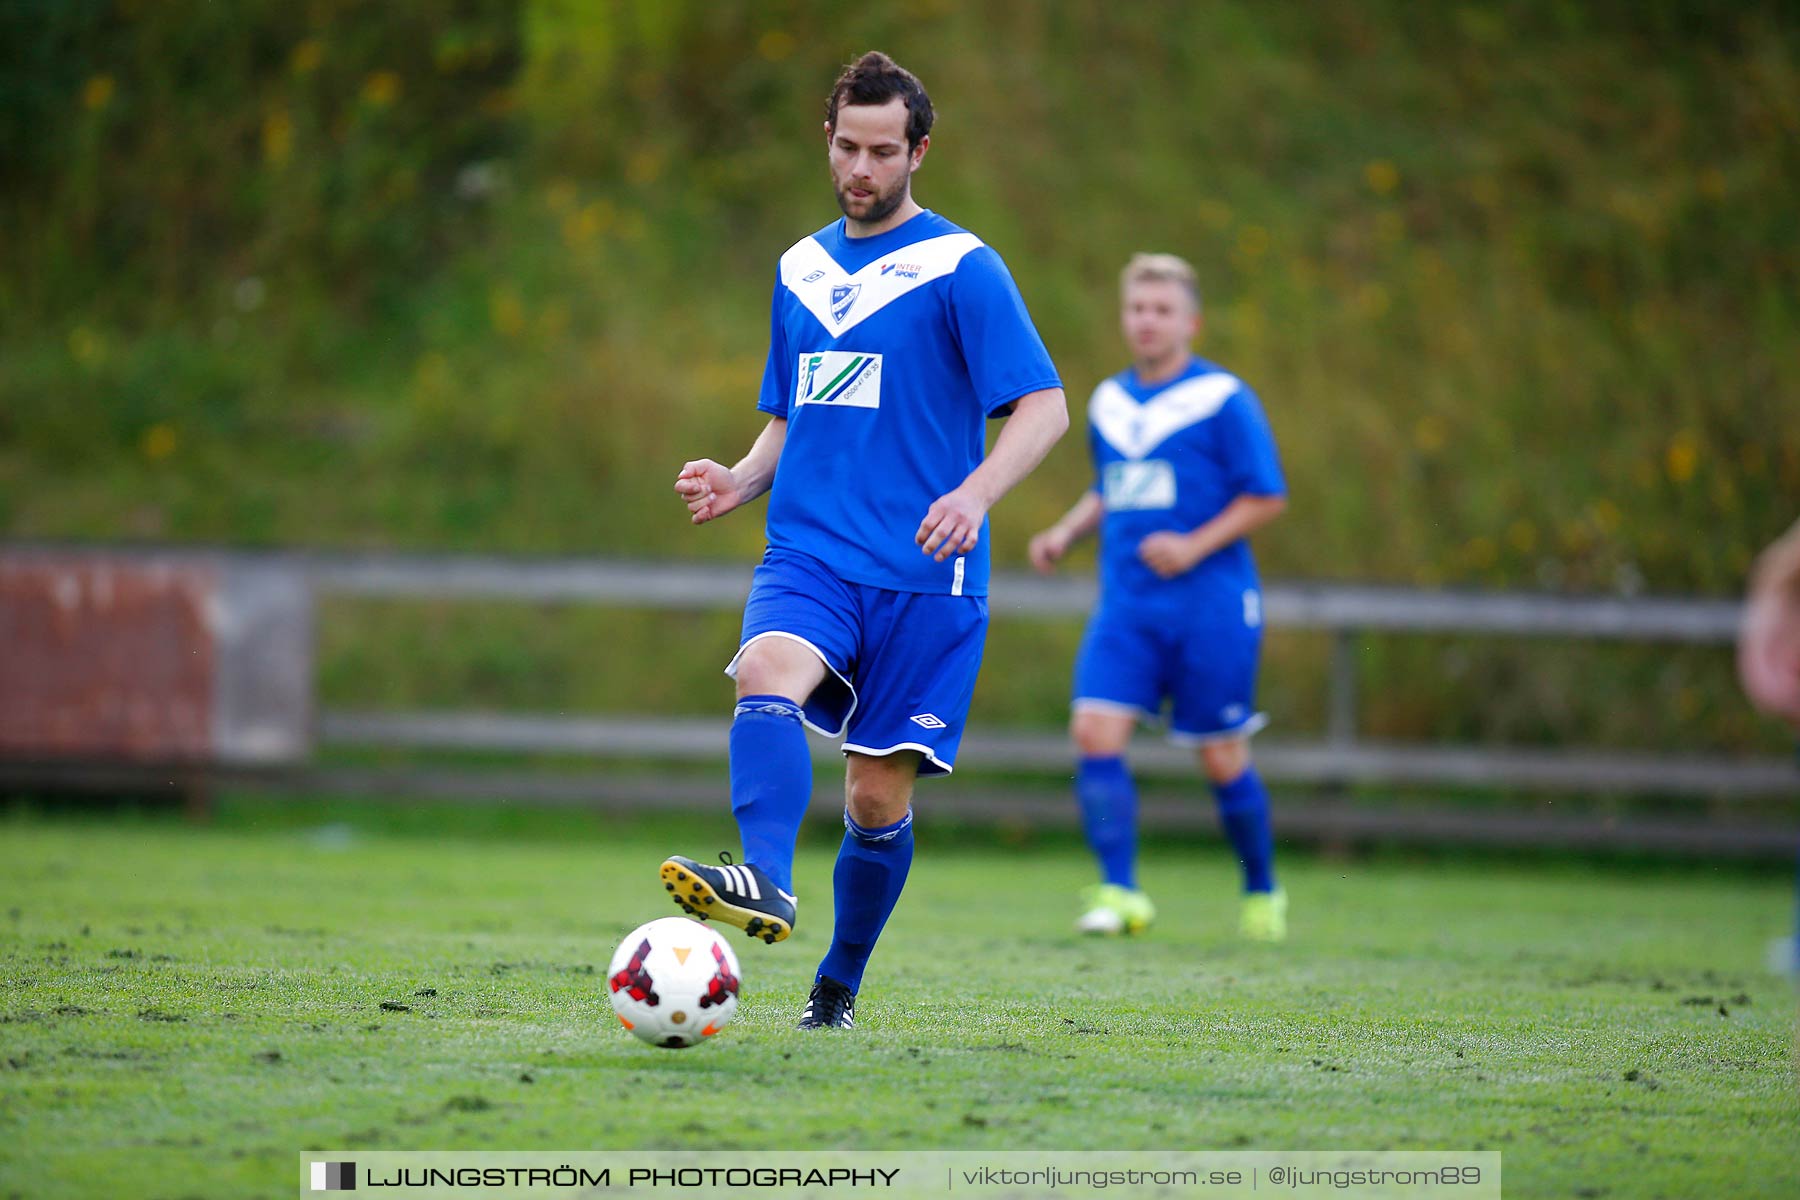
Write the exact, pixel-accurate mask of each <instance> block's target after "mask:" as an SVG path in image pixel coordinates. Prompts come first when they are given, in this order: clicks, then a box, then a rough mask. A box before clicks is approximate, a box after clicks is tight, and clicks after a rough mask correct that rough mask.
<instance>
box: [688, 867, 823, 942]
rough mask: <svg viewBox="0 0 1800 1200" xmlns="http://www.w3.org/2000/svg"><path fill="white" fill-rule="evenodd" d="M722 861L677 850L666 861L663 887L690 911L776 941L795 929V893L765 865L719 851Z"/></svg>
mask: <svg viewBox="0 0 1800 1200" xmlns="http://www.w3.org/2000/svg"><path fill="white" fill-rule="evenodd" d="M719 861H720V862H721V863H722V864H723V865H722V866H717V867H709V866H706V865H705V864H703V863H697V862H695V861H694V860H693V859H691V858H688V857H686V856H685V855H681V854H676V855H672V856H671V857H669V858H668V859H665V860H664V862H663V865H662V884H663V889H664V890H665V891H667V892H668V893H669V896H670V898H671V899H673V900H674V901H675V903H676V904H679V905H680V906H681V908H682V911H684V912H686V913H687V914H688V915H690V916H695V917H699V918H700V919H701V920H702V921H723V922H725V923H726V924H727V925H736V926H737V927H738V928H739V929H742V930H743V931H744V932H745V933H747V934H749V935H750V936H751V937H753V938H761V939H762V940H763V941H765V942H768V943H770V944H773V943H775V942H779V941H782V940H784V939H785V938H786V937H787V935H788V934H790V933H792V932H793V930H794V897H793V896H791V895H789V894H788V893H787V892H784V891H782V890H781V889H780V888H778V887H776V886H775V885H774V884H773V883H772V882H770V880H769V877H768V876H767V875H766V874H764V873H763V870H762V868H761V867H758V866H755V865H753V864H751V863H734V862H732V861H731V855H729V854H721V855H719Z"/></svg>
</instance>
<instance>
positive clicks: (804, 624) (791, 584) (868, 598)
mask: <svg viewBox="0 0 1800 1200" xmlns="http://www.w3.org/2000/svg"><path fill="white" fill-rule="evenodd" d="M987 620H988V605H987V598H986V597H985V596H946V595H926V594H923V593H918V592H896V591H891V590H889V589H887V588H878V587H870V586H868V585H866V584H860V583H848V582H846V581H844V580H842V579H839V578H838V577H837V576H836V575H833V574H832V573H831V570H830V569H829V568H828V567H826V565H825V564H824V563H822V562H820V561H819V560H818V559H816V558H812V557H811V556H809V555H805V554H797V553H794V552H793V551H789V550H775V549H770V550H769V551H768V552H767V553H766V554H764V556H763V561H762V564H761V565H760V566H758V567H757V568H756V573H755V575H754V576H753V577H752V578H751V583H750V598H749V600H748V601H746V602H745V604H744V632H743V636H742V638H741V639H740V641H739V644H738V652H737V654H736V655H734V656H733V657H732V660H731V663H730V665H729V666H727V667H726V668H725V673H726V674H727V675H731V676H733V677H736V675H737V665H738V660H739V659H741V658H742V657H743V656H744V650H745V648H746V647H748V646H749V645H750V644H751V643H752V642H755V641H758V640H759V639H762V638H770V637H780V638H789V639H791V640H793V641H796V642H799V643H801V644H802V645H805V646H807V647H809V648H810V649H811V650H812V651H813V653H815V654H817V655H818V656H819V657H820V658H821V659H822V660H823V661H824V663H825V666H826V668H827V674H826V676H825V681H824V682H823V683H821V684H820V685H819V686H818V687H817V688H815V689H814V690H813V694H812V695H811V696H809V697H807V699H806V701H805V703H804V704H802V706H801V708H802V710H803V711H804V714H805V721H806V724H807V726H808V728H810V729H812V730H814V731H816V732H818V733H821V734H824V735H825V736H826V737H834V738H835V737H841V738H843V739H844V747H843V748H844V752H845V753H846V754H849V753H852V752H854V753H857V754H868V755H873V756H876V757H881V756H883V755H888V754H893V753H894V752H896V751H899V750H917V751H918V752H919V753H921V754H923V755H924V756H925V758H924V761H923V762H922V763H921V764H920V765H919V774H920V775H921V776H926V775H948V774H949V773H950V771H951V769H952V768H953V767H954V766H955V763H956V748H957V746H958V745H959V744H961V742H962V734H963V726H964V724H965V723H966V722H967V721H968V717H969V702H970V700H971V699H973V698H974V695H975V677H976V675H978V674H979V673H980V671H981V652H982V647H983V645H984V644H985V642H986V640H987Z"/></svg>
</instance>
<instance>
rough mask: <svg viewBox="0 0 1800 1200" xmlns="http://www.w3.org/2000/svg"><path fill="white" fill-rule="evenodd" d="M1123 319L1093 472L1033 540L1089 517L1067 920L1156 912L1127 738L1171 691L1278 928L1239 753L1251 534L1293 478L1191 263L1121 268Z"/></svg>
mask: <svg viewBox="0 0 1800 1200" xmlns="http://www.w3.org/2000/svg"><path fill="white" fill-rule="evenodd" d="M1120 322H1121V326H1122V328H1123V330H1124V334H1125V340H1126V342H1127V343H1128V345H1129V346H1130V348H1131V354H1132V359H1133V364H1132V366H1130V367H1128V368H1127V369H1125V370H1124V371H1121V372H1120V373H1119V374H1117V375H1115V376H1113V377H1112V378H1111V379H1108V380H1105V381H1104V382H1102V383H1101V384H1100V386H1099V387H1097V388H1095V389H1094V395H1093V398H1092V399H1091V400H1089V401H1088V435H1089V446H1090V449H1091V450H1092V453H1093V459H1094V468H1095V474H1096V476H1097V483H1096V486H1095V488H1094V489H1093V490H1090V491H1088V492H1086V493H1085V494H1083V496H1082V497H1081V499H1080V500H1078V501H1076V503H1075V505H1074V507H1072V508H1071V509H1069V511H1068V512H1067V513H1065V514H1064V515H1063V517H1062V519H1061V520H1059V521H1058V522H1057V523H1056V524H1055V525H1053V526H1051V527H1050V528H1049V529H1046V530H1045V531H1044V532H1042V533H1040V534H1038V535H1037V536H1036V537H1034V538H1032V540H1031V547H1030V554H1031V561H1032V565H1033V566H1035V567H1036V568H1037V569H1038V570H1039V571H1042V572H1045V573H1048V572H1050V571H1051V570H1053V569H1054V566H1055V564H1056V562H1057V560H1058V559H1060V558H1062V556H1063V555H1064V554H1065V553H1067V551H1068V549H1069V546H1070V545H1071V544H1073V543H1074V542H1076V541H1078V540H1079V539H1081V538H1083V537H1086V536H1087V535H1088V534H1090V533H1093V532H1094V531H1096V530H1098V531H1099V533H1100V602H1099V605H1098V607H1097V608H1096V609H1095V611H1094V614H1093V617H1092V619H1091V620H1090V621H1089V623H1088V628H1087V635H1086V637H1085V638H1084V640H1083V642H1082V646H1081V651H1080V654H1079V656H1078V658H1077V660H1076V664H1075V688H1074V702H1073V705H1072V710H1073V711H1072V715H1071V720H1070V733H1071V735H1072V737H1073V739H1074V742H1075V747H1076V750H1077V751H1078V753H1079V756H1080V763H1079V765H1078V767H1077V769H1076V775H1075V792H1076V797H1077V799H1078V800H1079V801H1080V804H1081V813H1082V825H1083V828H1084V830H1085V832H1086V834H1087V839H1088V844H1089V846H1090V847H1092V849H1093V851H1094V856H1095V857H1096V858H1097V859H1098V860H1099V864H1100V874H1101V882H1100V884H1099V885H1098V886H1097V887H1095V888H1093V889H1091V890H1090V891H1089V893H1088V895H1087V900H1086V910H1085V911H1084V912H1083V913H1082V915H1081V917H1080V918H1079V919H1078V920H1077V921H1076V927H1077V928H1078V929H1080V930H1082V931H1083V932H1087V933H1137V932H1140V931H1142V930H1143V929H1144V928H1146V927H1147V926H1148V925H1149V924H1150V922H1151V921H1152V920H1153V919H1154V918H1155V915H1156V910H1155V907H1154V906H1153V905H1152V904H1151V902H1150V898H1149V896H1147V895H1146V894H1145V893H1144V892H1143V890H1142V889H1140V888H1139V887H1138V885H1137V877H1136V871H1137V791H1136V786H1135V784H1134V783H1133V781H1132V777H1131V772H1130V769H1129V768H1128V767H1127V765H1126V762H1125V758H1124V754H1125V748H1126V746H1127V744H1128V743H1129V742H1130V740H1131V734H1132V730H1133V728H1134V726H1135V725H1136V723H1137V722H1138V721H1139V720H1147V721H1156V720H1158V719H1159V718H1160V715H1161V713H1162V709H1163V704H1164V701H1165V700H1167V701H1168V702H1169V725H1168V728H1169V736H1170V738H1171V740H1173V741H1176V742H1180V743H1185V744H1190V745H1193V746H1195V747H1197V748H1198V751H1199V757H1200V766H1201V769H1202V770H1204V771H1205V773H1206V776H1207V778H1208V779H1209V780H1210V781H1211V783H1212V790H1213V794H1214V796H1215V797H1216V798H1217V801H1218V811H1219V818H1220V821H1221V823H1222V824H1223V825H1224V828H1225V833H1226V836H1227V837H1228V838H1229V839H1230V841H1231V844H1232V846H1233V847H1234V848H1235V849H1236V850H1237V853H1238V857H1239V859H1240V861H1241V862H1242V865H1243V882H1244V895H1243V900H1242V909H1241V912H1240V920H1239V929H1240V932H1242V934H1243V935H1244V936H1245V937H1248V938H1252V939H1255V940H1260V941H1280V940H1281V939H1282V938H1284V937H1286V936H1287V896H1286V894H1285V893H1284V892H1282V891H1281V890H1279V889H1278V888H1277V887H1276V886H1275V874H1274V861H1273V860H1274V846H1273V839H1272V837H1271V835H1270V832H1269V798H1268V793H1267V792H1266V791H1264V789H1263V785H1262V780H1261V779H1260V778H1259V777H1258V775H1257V773H1256V768H1255V767H1254V766H1253V765H1252V764H1251V761H1250V741H1249V739H1250V735H1251V734H1253V733H1255V732H1256V731H1257V730H1258V729H1260V728H1261V727H1262V726H1263V724H1264V723H1265V720H1266V718H1264V716H1263V715H1262V714H1261V713H1259V712H1257V711H1256V701H1255V691H1256V665H1257V658H1258V655H1259V652H1260V650H1261V645H1262V593H1261V590H1260V588H1259V585H1258V583H1257V577H1256V566H1255V564H1254V563H1253V562H1252V561H1251V558H1250V545H1249V543H1248V542H1247V541H1246V540H1245V539H1246V538H1247V537H1248V535H1249V534H1250V533H1251V532H1252V531H1254V530H1256V529H1259V528H1261V527H1262V526H1263V525H1265V524H1267V523H1268V522H1270V521H1272V520H1274V519H1275V518H1276V517H1277V516H1279V515H1280V513H1281V511H1282V510H1283V509H1284V508H1285V507H1286V505H1287V500H1286V491H1287V487H1286V483H1285V481H1284V480H1283V478H1282V474H1281V465H1280V463H1279V461H1278V460H1277V458H1276V454H1275V440H1274V437H1273V436H1272V435H1271V434H1270V432H1269V426H1268V422H1267V421H1266V420H1265V419H1264V416H1263V412H1262V407H1261V405H1260V404H1259V403H1258V402H1257V399H1256V395H1255V393H1253V392H1252V391H1251V390H1250V389H1249V388H1248V387H1246V386H1245V385H1244V382H1243V381H1242V380H1241V379H1239V378H1238V377H1237V376H1235V375H1233V374H1231V373H1230V372H1228V371H1225V370H1223V369H1221V368H1220V367H1218V366H1216V365H1214V364H1213V363H1210V362H1207V361H1206V360H1204V359H1201V358H1197V357H1195V356H1194V354H1193V353H1192V351H1191V350H1190V348H1189V347H1190V345H1191V343H1192V342H1193V339H1194V337H1195V336H1196V335H1197V334H1198V333H1199V331H1200V292H1199V288H1198V286H1197V285H1196V283H1195V279H1194V270H1193V268H1192V267H1190V266H1189V265H1188V264H1187V263H1186V262H1184V261H1182V260H1181V259H1179V258H1176V257H1175V256H1173V255H1169V254H1140V255H1137V256H1136V257H1134V258H1133V259H1132V260H1131V262H1130V263H1129V264H1128V265H1127V266H1126V268H1125V272H1124V275H1123V279H1122V285H1121V314H1120Z"/></svg>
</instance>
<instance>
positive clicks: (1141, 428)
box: [1088, 371, 1244, 458]
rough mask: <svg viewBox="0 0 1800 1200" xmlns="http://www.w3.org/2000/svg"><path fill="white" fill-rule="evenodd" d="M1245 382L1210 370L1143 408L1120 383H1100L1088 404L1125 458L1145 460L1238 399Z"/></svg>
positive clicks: (1090, 417) (1102, 432) (1092, 416)
mask: <svg viewBox="0 0 1800 1200" xmlns="http://www.w3.org/2000/svg"><path fill="white" fill-rule="evenodd" d="M1243 386H1244V381H1243V380H1241V379H1239V378H1238V377H1237V376H1236V375H1233V374H1231V373H1230V372H1229V371H1209V372H1207V373H1206V374H1205V375H1196V376H1195V377H1194V378H1192V379H1184V380H1182V381H1181V382H1180V383H1177V384H1175V385H1174V386H1172V387H1168V388H1164V389H1163V390H1162V391H1160V392H1158V393H1157V394H1156V395H1155V396H1153V397H1151V398H1150V400H1149V402H1148V403H1145V404H1139V403H1138V402H1137V401H1136V400H1134V399H1132V398H1131V393H1130V392H1127V391H1126V390H1125V389H1124V388H1123V387H1120V386H1119V384H1118V382H1117V381H1116V380H1112V379H1107V380H1103V381H1101V384H1100V386H1099V387H1097V388H1095V389H1094V395H1093V397H1092V398H1091V399H1090V400H1089V401H1088V420H1089V421H1091V422H1093V424H1094V428H1095V429H1097V430H1098V431H1099V432H1100V436H1101V437H1103V438H1105V439H1106V441H1107V443H1108V444H1109V445H1111V446H1112V448H1113V449H1115V450H1117V451H1118V452H1119V453H1120V454H1123V455H1124V456H1125V457H1126V458H1142V457H1144V455H1146V454H1148V453H1150V451H1152V450H1154V449H1156V447H1158V446H1160V445H1162V443H1163V442H1165V441H1167V440H1168V439H1169V438H1170V437H1172V436H1174V435H1175V434H1177V433H1180V432H1181V431H1182V430H1183V429H1186V428H1187V427H1188V426H1190V425H1193V424H1196V423H1197V422H1200V421H1204V420H1206V419H1207V418H1208V417H1210V416H1212V415H1213V414H1214V413H1216V412H1218V411H1219V410H1220V409H1221V408H1223V407H1225V402H1226V401H1227V400H1229V399H1231V398H1232V397H1233V396H1235V395H1236V394H1237V393H1238V392H1239V391H1240V390H1241V389H1242V388H1243Z"/></svg>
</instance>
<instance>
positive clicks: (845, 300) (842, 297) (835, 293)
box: [831, 283, 862, 325]
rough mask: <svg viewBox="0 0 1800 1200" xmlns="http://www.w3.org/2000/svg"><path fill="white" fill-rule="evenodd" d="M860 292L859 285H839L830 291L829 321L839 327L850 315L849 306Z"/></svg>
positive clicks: (860, 287)
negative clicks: (834, 322) (832, 321)
mask: <svg viewBox="0 0 1800 1200" xmlns="http://www.w3.org/2000/svg"><path fill="white" fill-rule="evenodd" d="M861 292H862V284H860V283H840V284H838V285H837V286H835V287H833V288H832V289H831V319H832V320H834V321H836V322H837V323H838V324H839V325H842V324H843V323H844V318H845V317H847V316H849V315H850V306H851V305H852V304H855V303H856V297H857V296H858V295H859V294H861Z"/></svg>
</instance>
